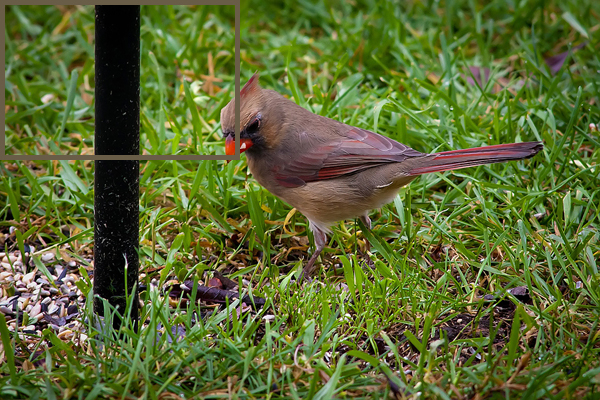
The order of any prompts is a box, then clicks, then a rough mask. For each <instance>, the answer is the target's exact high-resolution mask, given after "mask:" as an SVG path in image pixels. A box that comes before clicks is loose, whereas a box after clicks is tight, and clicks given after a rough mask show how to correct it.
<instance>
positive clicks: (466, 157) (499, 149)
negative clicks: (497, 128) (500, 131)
mask: <svg viewBox="0 0 600 400" xmlns="http://www.w3.org/2000/svg"><path fill="white" fill-rule="evenodd" d="M543 148H544V145H543V144H542V142H526V143H509V144H498V145H495V146H484V147H476V148H473V149H463V150H452V151H443V152H441V153H434V154H432V155H431V156H433V157H428V158H427V161H426V165H419V166H415V167H414V168H411V169H410V170H409V171H408V173H409V175H421V174H427V173H430V172H442V171H450V170H453V169H460V168H467V167H474V166H477V165H484V164H494V163H501V162H505V161H512V160H522V159H525V158H530V157H533V156H534V155H536V154H537V153H538V152H539V151H540V150H542V149H543Z"/></svg>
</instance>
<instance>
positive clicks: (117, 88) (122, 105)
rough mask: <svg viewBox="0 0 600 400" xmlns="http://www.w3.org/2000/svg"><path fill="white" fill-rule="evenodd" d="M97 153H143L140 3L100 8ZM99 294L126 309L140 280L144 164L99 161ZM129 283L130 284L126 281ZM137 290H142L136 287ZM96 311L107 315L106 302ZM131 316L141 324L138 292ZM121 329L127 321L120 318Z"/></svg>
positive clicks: (96, 277)
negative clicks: (139, 253)
mask: <svg viewBox="0 0 600 400" xmlns="http://www.w3.org/2000/svg"><path fill="white" fill-rule="evenodd" d="M95 67H96V135H95V136H96V137H95V140H96V141H95V149H94V151H95V154H96V155H136V156H137V155H139V152H140V112H139V111H140V6H96V66H95ZM95 170H96V174H95V182H94V190H95V192H94V294H95V296H99V297H101V298H103V299H107V300H108V301H109V303H110V304H111V305H113V306H115V307H117V309H118V311H119V313H120V314H121V315H123V316H124V315H125V312H126V297H125V294H126V293H128V294H132V291H133V290H134V288H137V283H138V268H139V260H138V246H139V206H138V204H139V162H138V161H134V160H125V161H120V160H106V161H104V160H103V161H95ZM125 282H127V284H126V283H125ZM136 292H137V290H136ZM94 310H95V311H96V313H97V314H99V315H103V310H104V307H103V304H102V300H101V299H99V298H97V297H95V299H94ZM131 319H132V321H134V326H137V319H138V300H137V293H134V300H133V306H132V308H131ZM114 322H115V324H114V326H115V327H118V326H119V325H120V323H121V321H120V320H119V318H116V319H115V321H114Z"/></svg>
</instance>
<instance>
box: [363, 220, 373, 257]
mask: <svg viewBox="0 0 600 400" xmlns="http://www.w3.org/2000/svg"><path fill="white" fill-rule="evenodd" d="M360 220H361V221H362V223H363V224H364V225H365V227H366V228H367V229H368V230H371V218H369V216H368V215H366V214H365V215H362V216H361V217H360ZM365 244H366V248H367V253H369V252H370V251H371V243H370V242H369V240H368V239H365ZM366 263H367V264H368V265H369V266H371V267H372V266H373V261H371V258H370V257H369V255H368V254H367V260H366Z"/></svg>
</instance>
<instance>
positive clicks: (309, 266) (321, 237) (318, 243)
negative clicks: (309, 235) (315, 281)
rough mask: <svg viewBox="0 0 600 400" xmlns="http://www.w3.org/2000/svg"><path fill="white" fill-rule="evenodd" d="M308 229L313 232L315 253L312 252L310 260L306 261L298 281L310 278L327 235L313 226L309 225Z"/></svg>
mask: <svg viewBox="0 0 600 400" xmlns="http://www.w3.org/2000/svg"><path fill="white" fill-rule="evenodd" d="M310 228H311V230H312V232H313V236H314V238H315V251H314V253H313V255H312V256H311V257H310V259H309V260H308V263H306V266H305V267H304V269H303V270H302V274H301V275H300V280H302V279H309V278H310V275H311V274H312V273H313V271H314V269H315V262H316V261H317V258H319V254H321V252H322V251H323V249H324V248H325V244H326V243H327V234H326V233H325V232H323V231H322V230H321V229H319V228H318V227H317V226H315V225H313V224H311V225H310Z"/></svg>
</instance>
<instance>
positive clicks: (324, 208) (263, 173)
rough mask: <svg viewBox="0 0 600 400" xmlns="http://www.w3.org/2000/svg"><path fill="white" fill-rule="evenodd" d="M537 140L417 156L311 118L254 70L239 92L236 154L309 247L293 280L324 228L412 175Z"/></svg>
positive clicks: (507, 153) (229, 130)
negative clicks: (287, 208) (300, 219)
mask: <svg viewBox="0 0 600 400" xmlns="http://www.w3.org/2000/svg"><path fill="white" fill-rule="evenodd" d="M221 130H222V131H223V136H224V138H225V153H226V154H227V155H234V154H235V99H232V100H231V101H230V102H229V103H228V104H227V105H226V106H225V107H223V109H222V110H221ZM542 149H543V144H542V142H538V141H535V142H521V143H509V144H499V145H491V146H483V147H477V148H471V149H459V150H450V151H443V152H440V153H431V154H428V153H421V152H419V151H417V150H414V149H412V148H410V147H408V146H406V145H404V144H402V143H400V142H397V141H395V140H393V139H390V138H388V137H386V136H383V135H380V134H378V133H375V132H371V131H368V130H366V129H361V128H357V127H354V126H351V125H347V124H344V123H342V122H339V121H336V120H334V119H330V118H327V117H323V116H320V115H316V114H314V113H312V112H310V111H309V110H306V109H304V108H303V107H301V106H299V105H297V104H296V103H294V102H293V101H291V100H289V99H287V98H286V97H284V96H283V95H281V94H279V93H278V92H276V91H274V90H270V89H263V88H262V87H261V86H260V83H259V76H258V73H255V74H254V75H253V76H252V77H251V78H250V79H249V80H248V82H247V83H246V84H245V85H244V87H243V88H242V89H241V91H240V152H241V153H245V154H246V157H247V163H248V169H249V170H250V172H251V173H252V175H253V177H254V179H256V181H257V182H258V183H259V184H260V185H261V186H263V187H264V188H266V189H267V190H268V191H269V192H271V193H272V194H274V195H275V196H277V197H279V198H280V199H281V200H283V201H285V202H286V203H288V204H290V205H291V206H292V207H294V208H296V209H297V210H298V211H300V212H301V213H302V214H303V215H304V216H305V217H306V218H307V219H308V222H309V228H310V230H311V231H312V233H313V237H314V243H315V249H314V252H313V254H312V256H311V257H310V258H309V260H308V262H307V263H306V264H305V266H304V268H303V270H302V274H301V277H304V278H306V279H310V276H311V275H312V273H313V272H314V269H315V263H316V261H317V258H318V257H319V255H320V254H321V252H322V251H323V249H324V247H325V245H326V244H327V235H328V234H329V233H331V226H332V225H333V224H335V223H336V222H338V221H341V220H346V219H354V218H359V219H360V220H361V221H362V222H363V223H364V225H365V227H367V228H368V229H371V220H370V218H369V212H370V211H371V210H374V209H378V208H381V207H382V206H383V205H385V204H387V203H390V202H392V201H393V199H394V197H395V196H396V195H397V194H398V191H399V189H400V188H401V187H402V186H404V185H406V184H408V183H409V182H411V181H412V180H413V179H415V178H416V177H417V176H419V175H422V174H426V173H433V172H442V171H449V170H455V169H459V168H467V167H473V166H478V165H483V164H493V163H500V162H506V161H512V160H521V159H526V158H530V157H533V156H534V155H536V154H537V153H538V152H539V151H541V150H542Z"/></svg>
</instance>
